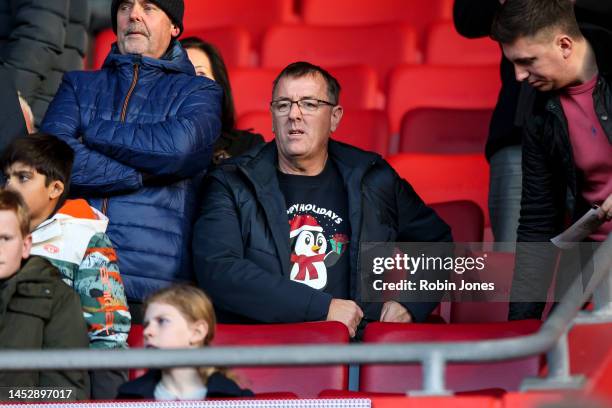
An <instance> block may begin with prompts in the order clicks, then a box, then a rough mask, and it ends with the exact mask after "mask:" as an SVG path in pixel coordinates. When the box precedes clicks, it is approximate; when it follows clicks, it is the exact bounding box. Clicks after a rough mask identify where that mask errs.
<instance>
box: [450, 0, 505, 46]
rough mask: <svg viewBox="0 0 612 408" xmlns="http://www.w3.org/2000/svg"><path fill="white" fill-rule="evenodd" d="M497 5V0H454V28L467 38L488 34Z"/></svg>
mask: <svg viewBox="0 0 612 408" xmlns="http://www.w3.org/2000/svg"><path fill="white" fill-rule="evenodd" d="M499 6H500V4H499V0H455V4H454V6H453V22H454V23H455V29H456V30H457V32H458V33H459V34H461V35H462V36H464V37H467V38H478V37H486V36H488V35H489V33H490V32H491V24H492V23H493V17H495V13H496V12H497V9H498V8H499Z"/></svg>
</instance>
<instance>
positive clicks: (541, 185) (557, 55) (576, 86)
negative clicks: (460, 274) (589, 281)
mask: <svg viewBox="0 0 612 408" xmlns="http://www.w3.org/2000/svg"><path fill="white" fill-rule="evenodd" d="M491 36H492V37H493V38H494V39H495V40H497V41H499V42H500V43H501V45H502V49H503V52H504V55H505V56H506V58H508V60H510V61H511V62H512V63H513V64H514V69H515V75H516V79H517V80H518V81H526V82H528V83H529V84H530V85H531V86H532V87H534V88H535V89H536V90H538V91H540V93H539V94H538V98H537V99H536V101H535V105H534V112H533V115H532V116H530V117H529V119H528V120H527V122H526V124H525V136H524V139H523V189H522V196H523V197H522V201H521V217H520V220H519V228H518V241H519V243H523V242H527V243H528V242H548V241H549V240H550V239H551V238H552V237H554V236H555V235H556V234H558V233H559V232H561V231H562V230H563V228H564V227H565V219H566V215H569V216H570V218H571V219H573V220H576V219H577V218H578V217H579V216H581V215H582V214H584V212H585V211H586V210H588V208H589V207H590V206H592V205H599V206H600V209H599V213H598V215H599V217H600V219H601V220H602V222H603V223H602V225H601V226H600V227H599V229H597V230H596V231H593V233H592V234H591V235H590V236H589V237H588V240H589V241H603V240H604V239H606V237H607V236H608V235H609V233H610V231H611V230H612V223H610V222H606V220H607V221H609V220H610V219H611V218H612V119H611V118H610V117H609V112H608V109H609V107H610V106H612V91H611V90H610V84H611V81H612V71H611V70H610V68H612V64H610V58H609V51H608V50H609V47H610V45H611V44H612V34H611V33H610V32H609V31H607V30H605V29H603V28H601V27H597V26H593V25H583V26H581V27H580V28H579V27H578V23H577V22H576V17H575V14H574V8H573V4H572V2H571V1H570V0H554V1H553V0H551V1H541V0H512V1H507V2H506V3H505V4H504V6H502V7H501V9H500V11H499V13H498V14H497V16H496V18H495V20H494V22H493V27H492V34H491ZM540 248H541V246H534V245H531V246H530V245H521V244H519V246H518V248H517V261H516V268H515V275H514V281H513V287H512V300H513V301H514V302H513V303H511V305H510V312H509V318H510V319H522V318H540V317H541V314H542V311H543V308H544V302H543V301H544V300H545V299H546V292H547V289H548V287H549V285H550V281H551V277H552V271H553V264H554V259H555V257H554V252H553V251H541V250H540ZM562 280H565V279H562ZM558 281H559V279H558Z"/></svg>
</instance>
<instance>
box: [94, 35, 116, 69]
mask: <svg viewBox="0 0 612 408" xmlns="http://www.w3.org/2000/svg"><path fill="white" fill-rule="evenodd" d="M115 41H117V36H116V35H115V33H113V30H111V29H110V28H107V29H106V30H102V31H100V32H99V33H98V34H97V35H96V39H95V40H94V45H93V60H92V64H93V65H92V68H93V69H100V68H102V64H104V60H105V59H106V56H107V55H108V53H109V52H110V50H111V45H112V44H113V43H114V42H115Z"/></svg>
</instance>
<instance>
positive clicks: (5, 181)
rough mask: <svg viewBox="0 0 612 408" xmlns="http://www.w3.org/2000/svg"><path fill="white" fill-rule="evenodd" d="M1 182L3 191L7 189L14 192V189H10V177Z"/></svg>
mask: <svg viewBox="0 0 612 408" xmlns="http://www.w3.org/2000/svg"><path fill="white" fill-rule="evenodd" d="M1 182H2V181H0V183H1ZM3 182H4V188H5V189H7V190H11V191H15V189H14V188H13V187H12V184H11V178H10V177H7V178H5V179H4V180H3Z"/></svg>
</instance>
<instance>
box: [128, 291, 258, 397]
mask: <svg viewBox="0 0 612 408" xmlns="http://www.w3.org/2000/svg"><path fill="white" fill-rule="evenodd" d="M215 327H216V318H215V312H214V309H213V306H212V303H211V301H210V299H208V297H207V296H206V295H205V294H204V292H202V291H201V290H200V289H198V288H196V287H194V286H189V285H173V286H170V287H167V288H164V289H161V290H160V291H158V292H156V293H154V294H153V295H151V296H150V297H149V298H148V299H147V300H146V302H145V315H144V332H143V336H144V345H145V347H147V348H162V349H163V348H197V347H206V346H208V345H209V344H210V342H211V341H212V339H213V338H214V336H215ZM252 395H253V393H252V392H251V391H250V390H244V389H241V388H240V387H239V386H238V385H237V384H236V383H235V382H234V381H233V380H231V379H230V378H228V377H227V376H226V375H225V374H224V372H223V371H222V370H219V369H217V368H170V369H163V370H149V371H148V372H147V373H146V374H145V375H143V376H142V377H140V378H137V379H136V380H133V381H130V382H127V383H125V384H123V385H122V386H121V387H120V388H119V396H118V397H117V398H119V399H155V400H202V399H205V398H211V397H213V398H214V397H216V398H228V397H248V396H252Z"/></svg>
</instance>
